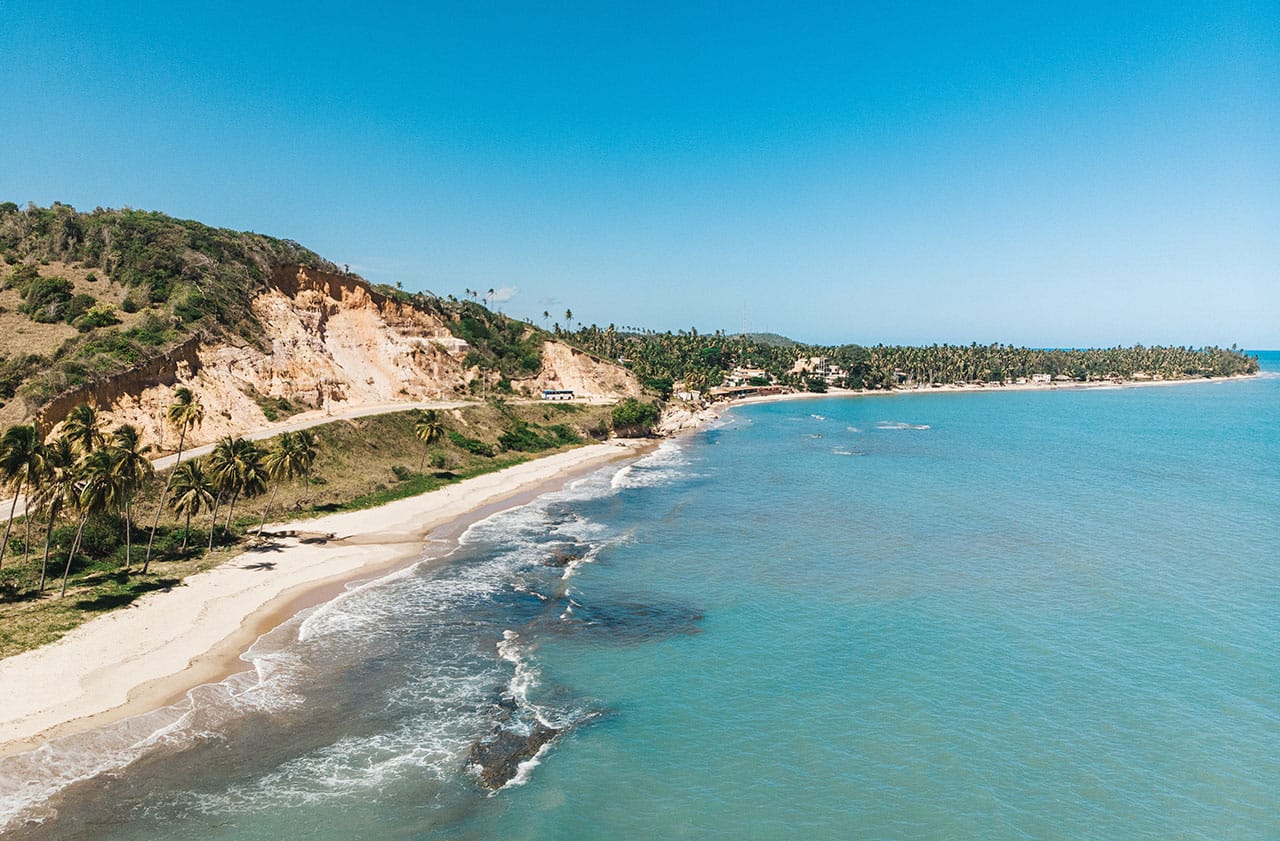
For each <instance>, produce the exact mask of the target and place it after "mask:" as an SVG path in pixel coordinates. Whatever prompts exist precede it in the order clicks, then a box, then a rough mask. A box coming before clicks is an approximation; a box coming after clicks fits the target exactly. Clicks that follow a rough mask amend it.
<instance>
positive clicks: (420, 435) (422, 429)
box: [413, 409, 444, 473]
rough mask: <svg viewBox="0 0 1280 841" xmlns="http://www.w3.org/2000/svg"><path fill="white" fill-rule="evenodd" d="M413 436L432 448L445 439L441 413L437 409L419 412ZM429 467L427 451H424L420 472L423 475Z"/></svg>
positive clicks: (415, 420) (419, 467) (419, 465)
mask: <svg viewBox="0 0 1280 841" xmlns="http://www.w3.org/2000/svg"><path fill="white" fill-rule="evenodd" d="M413 434H414V435H415V436H417V439H418V440H419V441H421V442H422V443H424V444H426V445H427V447H428V448H429V447H431V445H432V444H434V443H436V442H437V441H439V440H440V439H441V438H443V437H444V424H443V423H442V422H441V421H440V413H439V412H437V411H436V410H435V409H427V410H425V411H421V412H418V416H417V418H415V419H414V422H413ZM426 465H427V450H426V449H424V450H423V451H422V461H421V462H419V464H418V472H419V473H421V472H422V470H423V468H425V467H426Z"/></svg>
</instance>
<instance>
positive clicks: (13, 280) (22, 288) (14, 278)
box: [8, 263, 40, 295]
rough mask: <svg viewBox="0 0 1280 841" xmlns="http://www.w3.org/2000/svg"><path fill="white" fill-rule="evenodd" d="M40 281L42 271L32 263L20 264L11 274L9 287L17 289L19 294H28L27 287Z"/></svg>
mask: <svg viewBox="0 0 1280 841" xmlns="http://www.w3.org/2000/svg"><path fill="white" fill-rule="evenodd" d="M39 279H40V271H39V269H37V268H36V267H35V266H33V265H31V264H30V263H18V264H17V265H15V266H14V267H13V269H11V270H10V272H9V282H8V287H9V288H10V289H17V290H18V291H19V292H21V293H23V294H24V295H25V294H26V291H27V287H28V286H30V285H31V283H32V281H36V280H39Z"/></svg>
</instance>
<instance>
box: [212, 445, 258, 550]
mask: <svg viewBox="0 0 1280 841" xmlns="http://www.w3.org/2000/svg"><path fill="white" fill-rule="evenodd" d="M209 468H210V469H209V475H210V478H211V479H212V480H213V484H214V487H216V488H217V489H218V495H217V497H215V498H214V514H213V518H214V522H215V523H216V522H217V506H218V502H219V500H221V499H222V498H223V497H226V498H227V500H228V506H227V521H226V524H225V525H224V526H223V531H226V530H227V529H229V528H231V519H232V517H234V516H235V510H236V501H237V500H239V499H240V498H241V497H251V496H257V495H258V494H260V493H262V492H263V491H264V490H266V485H267V471H266V468H265V467H263V464H262V450H261V449H260V448H259V447H258V445H257V444H255V443H254V442H252V441H250V440H248V439H247V438H232V437H231V436H230V435H228V436H226V437H224V438H223V439H222V440H220V441H219V442H218V443H217V444H215V445H214V448H213V452H212V453H210V454H209ZM209 545H210V548H212V546H213V536H212V535H210V537H209Z"/></svg>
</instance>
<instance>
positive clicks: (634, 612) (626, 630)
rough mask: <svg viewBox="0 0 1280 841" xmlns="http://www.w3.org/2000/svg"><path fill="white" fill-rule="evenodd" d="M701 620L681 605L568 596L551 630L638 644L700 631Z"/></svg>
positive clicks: (696, 612)
mask: <svg viewBox="0 0 1280 841" xmlns="http://www.w3.org/2000/svg"><path fill="white" fill-rule="evenodd" d="M701 621H702V614H701V613H700V612H698V611H697V610H695V609H693V608H691V607H688V606H686V605H681V604H672V603H650V602H605V603H602V604H583V603H581V602H578V601H577V600H574V599H570V600H569V605H568V607H567V608H566V610H565V611H564V612H563V613H562V614H561V615H560V617H559V621H558V622H556V623H555V624H554V625H553V626H552V629H553V630H556V631H559V632H561V633H573V634H590V635H592V636H595V637H599V638H601V639H603V640H608V641H611V642H621V643H638V642H651V641H653V640H659V639H665V638H666V637H673V636H689V635H693V634H696V633H698V632H699V631H700V630H701V628H699V627H698V623H699V622H701Z"/></svg>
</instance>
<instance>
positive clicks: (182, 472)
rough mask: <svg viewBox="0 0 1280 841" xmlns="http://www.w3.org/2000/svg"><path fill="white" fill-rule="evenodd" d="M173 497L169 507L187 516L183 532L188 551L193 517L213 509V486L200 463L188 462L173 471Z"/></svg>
mask: <svg viewBox="0 0 1280 841" xmlns="http://www.w3.org/2000/svg"><path fill="white" fill-rule="evenodd" d="M172 490H173V496H172V497H171V498H170V499H169V507H170V508H172V509H173V512H174V513H175V514H179V515H186V518H187V525H186V528H185V529H184V530H183V532H182V548H181V549H180V550H178V551H179V552H186V551H187V538H189V537H190V536H191V517H192V516H193V515H195V514H199V513H200V512H201V511H202V510H203V509H205V508H212V507H213V486H212V485H211V484H210V483H209V479H208V478H207V477H206V476H205V473H204V468H202V467H201V466H200V462H198V461H187V462H183V463H182V464H180V465H178V466H177V467H175V468H174V469H173V486H172Z"/></svg>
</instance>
